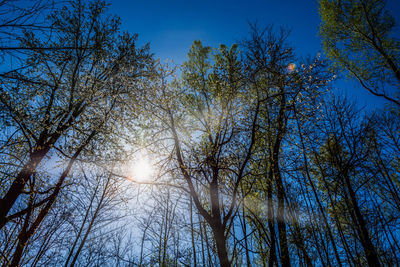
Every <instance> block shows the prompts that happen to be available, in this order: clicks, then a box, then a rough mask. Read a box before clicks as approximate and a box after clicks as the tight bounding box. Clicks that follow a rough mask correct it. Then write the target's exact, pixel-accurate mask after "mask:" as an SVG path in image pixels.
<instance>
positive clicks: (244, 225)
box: [239, 205, 251, 267]
mask: <svg viewBox="0 0 400 267" xmlns="http://www.w3.org/2000/svg"><path fill="white" fill-rule="evenodd" d="M239 219H240V218H239ZM241 223H242V231H243V238H244V249H245V254H246V263H247V267H251V261H250V255H249V245H248V240H247V227H246V216H245V209H244V205H242V220H241Z"/></svg>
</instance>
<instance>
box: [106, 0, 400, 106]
mask: <svg viewBox="0 0 400 267" xmlns="http://www.w3.org/2000/svg"><path fill="white" fill-rule="evenodd" d="M110 3H111V7H110V12H111V13H114V14H117V15H118V16H120V17H121V21H122V29H123V30H126V31H129V32H132V33H138V34H139V43H146V42H150V45H151V50H152V52H153V53H155V55H156V57H160V58H161V60H166V59H171V60H173V61H174V62H175V63H178V64H179V63H182V62H183V61H184V60H185V57H186V54H187V52H188V50H189V48H190V45H191V44H192V42H193V41H194V40H201V41H202V42H203V43H204V44H205V45H209V46H214V47H215V46H218V45H219V44H220V43H225V44H232V43H235V42H236V41H238V40H240V39H242V38H243V37H245V36H246V34H247V33H248V32H249V26H248V22H251V23H254V22H257V23H258V24H259V25H260V26H266V25H269V24H273V25H275V26H277V27H279V26H285V27H287V28H289V29H291V31H292V32H291V36H290V39H289V40H290V44H291V45H292V46H293V47H294V48H295V51H296V54H297V55H298V56H307V55H311V56H315V55H316V54H317V53H318V52H320V51H321V50H322V48H321V43H320V40H319V38H318V26H319V23H320V20H319V16H318V0H231V1H228V0H214V1H212V0H203V1H200V0H196V1H191V0H187V1H183V0H132V1H128V0H111V1H110ZM388 9H389V10H390V13H391V14H392V15H393V16H395V18H396V22H398V24H400V0H389V1H388ZM396 34H399V37H400V27H399V26H397V29H396ZM338 86H340V87H351V90H347V89H346V90H344V91H346V92H349V96H355V97H357V99H358V100H359V102H360V104H361V105H380V103H382V101H379V100H378V99H377V98H376V97H375V98H370V97H368V94H367V93H366V92H365V91H364V90H363V89H361V88H357V87H358V86H355V84H354V83H351V82H345V81H341V82H339V83H338Z"/></svg>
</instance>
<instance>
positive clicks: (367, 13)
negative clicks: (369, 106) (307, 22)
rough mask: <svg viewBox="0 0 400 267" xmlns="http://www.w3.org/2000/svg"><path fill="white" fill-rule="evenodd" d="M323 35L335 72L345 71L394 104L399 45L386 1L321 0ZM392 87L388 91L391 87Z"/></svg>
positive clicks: (398, 78)
mask: <svg viewBox="0 0 400 267" xmlns="http://www.w3.org/2000/svg"><path fill="white" fill-rule="evenodd" d="M319 3H320V8H319V12H320V17H321V21H322V22H321V26H320V36H321V39H322V44H323V47H324V50H325V53H326V54H327V56H328V57H329V58H330V59H331V60H332V62H333V68H334V69H336V70H346V71H347V73H348V74H349V76H350V77H352V78H355V79H357V80H358V81H359V82H360V83H361V85H362V86H363V87H365V88H366V89H367V90H369V91H370V92H372V93H374V94H375V95H378V96H383V97H385V98H386V99H388V100H391V101H392V102H395V103H396V102H397V104H399V102H398V93H399V92H398V91H397V92H396V93H395V94H393V93H391V92H390V87H391V86H394V87H397V89H399V88H400V69H399V62H400V50H399V47H400V42H399V39H398V38H395V37H394V36H393V29H394V26H395V21H394V19H393V17H392V16H391V15H390V14H389V12H388V11H387V10H385V4H386V1H385V0H344V1H341V0H320V2H319ZM388 86H389V88H386V87H388Z"/></svg>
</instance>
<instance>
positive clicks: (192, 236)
mask: <svg viewBox="0 0 400 267" xmlns="http://www.w3.org/2000/svg"><path fill="white" fill-rule="evenodd" d="M189 200H190V202H189V205H190V234H191V239H192V249H193V266H194V267H196V266H197V258H196V244H195V240H194V225H193V200H192V196H190V198H189Z"/></svg>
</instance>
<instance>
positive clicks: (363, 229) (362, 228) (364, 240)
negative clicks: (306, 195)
mask: <svg viewBox="0 0 400 267" xmlns="http://www.w3.org/2000/svg"><path fill="white" fill-rule="evenodd" d="M344 179H345V183H346V187H347V190H348V193H349V196H350V201H351V206H352V208H353V211H354V215H355V217H356V220H357V222H356V224H357V225H356V226H357V227H356V228H357V232H358V234H359V236H360V241H361V244H362V246H363V248H364V251H365V255H366V257H367V261H368V265H369V266H371V267H372V266H381V264H380V262H379V258H378V255H377V253H376V250H375V247H374V245H373V244H372V240H371V237H370V235H369V232H368V229H367V225H366V222H365V220H364V217H363V216H362V214H361V211H360V207H359V205H358V201H357V198H356V194H355V192H354V190H353V188H352V186H351V183H350V177H349V176H348V175H347V173H346V174H345V175H344Z"/></svg>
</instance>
